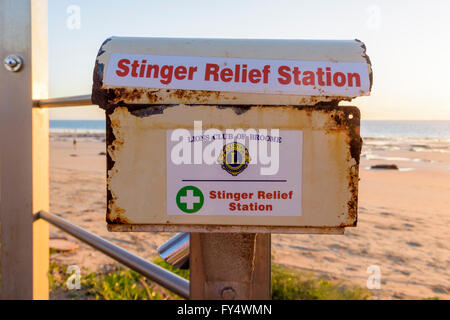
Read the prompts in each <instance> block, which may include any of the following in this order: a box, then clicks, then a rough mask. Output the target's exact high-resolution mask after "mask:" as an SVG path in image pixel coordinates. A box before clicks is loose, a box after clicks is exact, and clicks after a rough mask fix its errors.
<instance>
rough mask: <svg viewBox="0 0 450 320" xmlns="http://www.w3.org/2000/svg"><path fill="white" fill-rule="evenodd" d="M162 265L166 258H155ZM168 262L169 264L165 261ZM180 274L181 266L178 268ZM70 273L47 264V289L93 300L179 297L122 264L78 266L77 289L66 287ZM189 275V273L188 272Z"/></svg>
mask: <svg viewBox="0 0 450 320" xmlns="http://www.w3.org/2000/svg"><path fill="white" fill-rule="evenodd" d="M156 262H157V264H158V265H160V266H162V267H165V265H164V264H165V261H158V260H157V261H156ZM168 266H170V265H168ZM180 271H181V272H179V274H180V273H181V274H180V275H182V274H183V272H182V271H183V270H180ZM70 276H71V274H68V273H67V267H66V266H62V267H61V266H59V265H57V264H56V263H51V264H50V276H49V278H50V291H51V296H52V298H56V299H61V298H62V299H96V300H167V299H181V298H180V297H179V296H178V295H176V294H174V293H172V292H170V291H168V290H166V289H164V288H162V287H161V286H158V285H157V284H155V283H153V282H152V281H150V280H148V279H147V278H145V277H144V276H142V275H140V274H138V273H137V272H134V271H133V270H130V269H128V268H124V267H121V266H119V265H114V266H110V268H109V270H108V271H98V272H91V271H89V270H87V269H82V270H81V279H80V280H81V281H80V287H81V288H80V289H79V290H69V289H67V286H66V282H67V280H68V278H69V277H70ZM188 276H189V274H188Z"/></svg>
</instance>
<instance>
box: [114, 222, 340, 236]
mask: <svg viewBox="0 0 450 320" xmlns="http://www.w3.org/2000/svg"><path fill="white" fill-rule="evenodd" d="M344 229H345V228H343V227H336V228H332V227H320V228H312V227H309V228H308V227H289V226H233V225H188V224H178V225H174V224H172V225H166V224H108V231H112V232H197V233H203V232H215V233H228V232H247V233H285V234H336V235H338V234H344Z"/></svg>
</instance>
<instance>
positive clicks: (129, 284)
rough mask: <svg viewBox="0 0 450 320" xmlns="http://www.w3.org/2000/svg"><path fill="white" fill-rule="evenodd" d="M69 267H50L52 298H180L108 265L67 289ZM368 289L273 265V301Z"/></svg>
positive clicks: (354, 296)
mask: <svg viewBox="0 0 450 320" xmlns="http://www.w3.org/2000/svg"><path fill="white" fill-rule="evenodd" d="M153 262H154V263H155V264H157V265H159V266H161V267H163V268H165V269H168V270H169V271H172V272H174V273H176V274H178V275H179V276H181V277H183V278H185V279H189V270H180V269H178V268H174V267H172V266H171V265H169V264H168V263H166V262H165V261H164V260H162V259H161V258H156V259H155V260H154V261H153ZM69 276H70V274H67V267H65V266H63V267H61V266H59V265H57V264H56V263H52V264H51V265H50V288H51V294H52V297H53V298H63V299H100V300H154V299H181V298H180V297H179V296H177V295H176V294H174V293H172V292H170V291H168V290H166V289H164V288H162V287H160V286H158V285H157V284H155V283H153V282H151V281H149V280H147V279H146V278H145V277H143V276H141V275H139V274H138V273H136V272H134V271H132V270H130V269H127V268H123V267H120V266H119V265H113V266H109V268H108V270H107V271H106V270H105V271H98V272H91V271H89V270H87V269H83V270H81V283H80V285H81V289H80V290H68V289H67V288H66V281H67V279H68V278H69ZM370 298H371V294H370V292H369V290H367V289H363V288H360V287H357V286H346V285H344V284H342V283H340V282H332V281H329V280H325V279H323V278H317V277H314V276H313V275H308V274H305V273H301V272H299V271H297V270H294V269H290V268H286V267H283V266H280V265H278V264H274V263H272V299H284V300H329V299H338V300H360V299H370Z"/></svg>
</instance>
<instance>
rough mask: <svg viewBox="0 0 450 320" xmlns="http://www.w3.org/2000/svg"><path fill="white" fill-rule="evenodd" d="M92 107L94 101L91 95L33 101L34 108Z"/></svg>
mask: <svg viewBox="0 0 450 320" xmlns="http://www.w3.org/2000/svg"><path fill="white" fill-rule="evenodd" d="M91 105H92V101H91V95H90V94H85V95H81V96H70V97H62V98H50V99H43V100H34V101H33V107H34V108H61V107H81V106H91Z"/></svg>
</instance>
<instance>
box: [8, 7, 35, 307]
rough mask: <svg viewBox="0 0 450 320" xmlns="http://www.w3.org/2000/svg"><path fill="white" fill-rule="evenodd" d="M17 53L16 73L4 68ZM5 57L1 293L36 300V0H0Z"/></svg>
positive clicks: (15, 297)
mask: <svg viewBox="0 0 450 320" xmlns="http://www.w3.org/2000/svg"><path fill="white" fill-rule="evenodd" d="M12 54H14V55H16V56H19V57H20V58H21V60H22V61H23V65H22V67H21V68H20V69H17V70H16V71H14V70H8V69H7V68H4V66H3V63H4V61H5V60H4V59H5V58H6V57H7V56H9V55H12ZM0 59H1V61H2V65H0V83H1V85H0V219H1V231H0V233H1V235H0V244H1V258H0V260H1V296H2V298H3V299H32V298H33V233H32V231H33V215H32V206H33V201H32V198H33V189H32V183H33V178H32V174H33V172H32V114H31V113H32V112H31V107H32V97H31V1H29V0H28V1H15V0H0ZM13 61H14V60H9V62H10V63H11V62H13ZM5 62H7V61H5ZM13 64H14V63H13ZM10 65H11V64H10ZM5 67H6V65H5Z"/></svg>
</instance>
